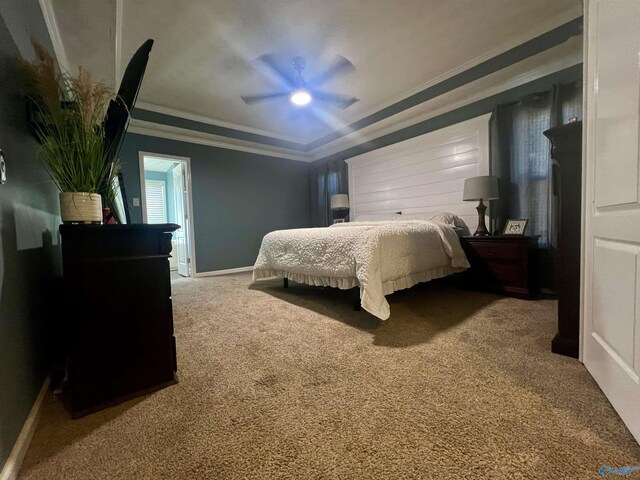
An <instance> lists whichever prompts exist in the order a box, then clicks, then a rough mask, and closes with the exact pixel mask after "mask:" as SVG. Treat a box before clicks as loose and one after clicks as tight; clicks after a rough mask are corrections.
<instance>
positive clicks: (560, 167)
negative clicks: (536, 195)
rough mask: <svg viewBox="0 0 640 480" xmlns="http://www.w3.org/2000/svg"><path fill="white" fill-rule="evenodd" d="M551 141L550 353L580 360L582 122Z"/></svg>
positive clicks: (555, 132) (557, 131)
mask: <svg viewBox="0 0 640 480" xmlns="http://www.w3.org/2000/svg"><path fill="white" fill-rule="evenodd" d="M544 135H545V136H546V137H547V138H549V140H551V158H552V160H553V164H552V176H553V189H554V194H556V195H557V198H558V202H559V207H560V208H559V210H560V214H559V224H558V225H557V228H558V247H557V255H556V261H555V273H556V277H555V278H556V281H555V283H556V291H557V293H558V333H557V334H556V336H555V337H554V338H553V341H552V342H551V351H552V352H554V353H559V354H561V355H567V356H569V357H574V358H578V352H579V343H580V235H581V232H582V122H573V123H568V124H566V125H561V126H559V127H556V128H552V129H550V130H547V131H546V132H544Z"/></svg>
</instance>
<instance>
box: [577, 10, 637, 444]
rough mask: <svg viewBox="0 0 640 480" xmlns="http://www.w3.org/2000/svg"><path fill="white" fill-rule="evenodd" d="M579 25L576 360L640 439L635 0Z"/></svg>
mask: <svg viewBox="0 0 640 480" xmlns="http://www.w3.org/2000/svg"><path fill="white" fill-rule="evenodd" d="M585 25H586V32H585V38H586V43H585V47H586V50H585V54H586V64H585V65H586V66H585V85H586V99H585V107H586V109H585V114H584V118H585V143H584V145H585V167H586V168H585V172H586V173H585V175H586V177H585V204H584V219H585V232H584V238H583V248H584V264H583V266H584V268H583V272H584V284H583V285H584V289H583V292H582V293H583V298H582V303H583V305H582V306H583V329H582V334H583V361H584V364H585V366H586V367H587V369H588V370H589V372H590V373H591V374H592V375H593V378H595V380H596V382H598V385H599V386H600V388H601V389H602V391H603V392H604V393H605V395H606V396H607V398H608V399H609V401H610V402H611V404H612V405H613V407H614V408H615V409H616V411H617V412H618V414H619V415H620V417H621V418H622V420H623V421H624V422H625V424H626V425H627V427H628V428H629V430H630V431H631V433H632V434H633V436H634V437H635V438H636V440H639V441H640V382H639V377H640V189H639V181H640V159H639V157H638V153H639V152H638V140H639V139H640V138H639V137H640V136H639V130H638V129H639V127H640V123H639V119H638V116H639V108H640V68H639V60H640V56H639V55H640V1H638V0H588V1H587V2H586V7H585Z"/></svg>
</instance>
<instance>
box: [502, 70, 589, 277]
mask: <svg viewBox="0 0 640 480" xmlns="http://www.w3.org/2000/svg"><path fill="white" fill-rule="evenodd" d="M573 117H576V118H577V119H578V120H580V119H581V118H582V83H581V82H573V83H571V84H563V85H556V86H555V87H554V88H553V89H552V90H549V91H546V92H539V93H535V94H532V95H528V96H526V97H524V98H522V99H520V101H518V102H515V103H512V104H509V105H499V106H498V107H497V108H496V109H495V110H494V115H493V117H492V119H491V126H490V131H491V148H492V151H491V172H492V174H493V175H496V176H498V177H499V178H500V199H499V200H497V201H495V202H493V203H492V215H491V217H492V218H491V220H492V223H491V225H492V228H493V230H494V232H495V233H501V232H502V229H503V228H504V224H505V221H506V220H507V219H509V218H527V219H529V225H528V226H527V235H537V236H538V237H539V240H538V248H539V250H540V252H539V256H540V265H541V276H542V278H541V280H542V286H543V287H547V288H552V289H553V288H554V285H553V257H554V249H555V247H556V244H557V226H558V199H557V196H556V195H555V192H554V189H553V188H552V185H553V184H552V179H553V173H552V172H553V165H552V160H551V145H550V144H549V141H548V139H547V138H546V137H545V136H544V135H543V134H542V132H544V131H545V130H547V129H549V128H551V127H554V126H557V125H562V124H564V123H567V122H568V121H569V119H571V118H573Z"/></svg>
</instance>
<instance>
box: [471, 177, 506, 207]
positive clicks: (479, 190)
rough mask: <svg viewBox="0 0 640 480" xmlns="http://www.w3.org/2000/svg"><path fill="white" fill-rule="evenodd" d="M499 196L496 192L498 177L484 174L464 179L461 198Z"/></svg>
mask: <svg viewBox="0 0 640 480" xmlns="http://www.w3.org/2000/svg"><path fill="white" fill-rule="evenodd" d="M499 197H500V195H499V192H498V177H494V176H493V175H484V176H481V177H471V178H467V179H465V181H464V191H463V193H462V200H464V201H471V200H497V199H498V198H499Z"/></svg>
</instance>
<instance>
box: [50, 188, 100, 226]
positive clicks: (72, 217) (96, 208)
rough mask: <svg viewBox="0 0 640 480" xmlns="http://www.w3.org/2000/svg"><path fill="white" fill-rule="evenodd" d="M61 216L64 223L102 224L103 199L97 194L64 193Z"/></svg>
mask: <svg viewBox="0 0 640 480" xmlns="http://www.w3.org/2000/svg"><path fill="white" fill-rule="evenodd" d="M60 214H61V216H62V221H63V222H64V223H102V197H101V196H100V195H99V194H97V193H87V192H62V193H61V194H60Z"/></svg>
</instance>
